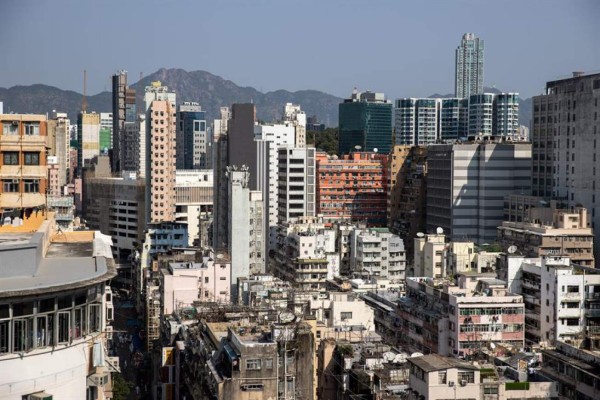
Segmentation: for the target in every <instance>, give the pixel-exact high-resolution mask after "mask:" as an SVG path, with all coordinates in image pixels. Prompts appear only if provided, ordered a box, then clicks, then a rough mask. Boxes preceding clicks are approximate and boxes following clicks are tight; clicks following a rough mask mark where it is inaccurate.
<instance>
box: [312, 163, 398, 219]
mask: <svg viewBox="0 0 600 400" xmlns="http://www.w3.org/2000/svg"><path fill="white" fill-rule="evenodd" d="M316 160H317V199H316V201H317V214H322V215H323V216H324V217H325V218H326V219H328V220H331V221H333V220H347V221H353V222H358V221H366V222H367V224H369V225H370V226H385V225H386V212H387V187H388V177H387V172H388V155H387V154H379V153H373V152H371V153H368V152H354V153H351V154H347V155H344V156H342V157H339V158H338V157H337V156H329V155H327V153H324V152H317V153H316Z"/></svg>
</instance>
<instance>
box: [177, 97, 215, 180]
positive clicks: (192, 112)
mask: <svg viewBox="0 0 600 400" xmlns="http://www.w3.org/2000/svg"><path fill="white" fill-rule="evenodd" d="M177 113H178V115H177V169H207V168H210V158H211V157H210V153H211V151H212V141H211V140H210V138H209V135H208V132H209V130H208V129H207V126H206V117H205V113H204V111H202V107H200V105H199V104H198V103H190V102H185V103H183V104H180V105H179V108H178V111H177Z"/></svg>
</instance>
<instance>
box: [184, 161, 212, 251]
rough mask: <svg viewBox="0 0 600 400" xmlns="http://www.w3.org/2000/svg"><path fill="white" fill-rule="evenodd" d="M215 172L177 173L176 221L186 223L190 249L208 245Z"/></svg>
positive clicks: (186, 171) (189, 171) (191, 171)
mask: <svg viewBox="0 0 600 400" xmlns="http://www.w3.org/2000/svg"><path fill="white" fill-rule="evenodd" d="M213 178H214V177H213V171H212V170H210V169H208V170H206V169H205V170H198V169H196V170H178V171H176V172H175V219H176V222H179V223H184V224H187V226H188V238H189V246H194V245H200V246H201V247H207V246H208V244H209V237H210V234H211V232H210V229H211V228H210V227H211V224H212V221H213V188H214V182H213Z"/></svg>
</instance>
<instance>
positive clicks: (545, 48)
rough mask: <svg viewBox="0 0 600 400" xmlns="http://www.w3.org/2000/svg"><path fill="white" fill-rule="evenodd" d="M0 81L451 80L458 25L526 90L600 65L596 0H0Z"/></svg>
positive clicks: (394, 85)
mask: <svg viewBox="0 0 600 400" xmlns="http://www.w3.org/2000/svg"><path fill="white" fill-rule="evenodd" d="M0 15H1V16H2V18H1V19H2V23H1V24H0V86H2V87H10V86H13V85H17V84H25V85H27V84H32V83H45V84H49V85H54V86H58V87H60V88H63V89H72V90H77V91H81V87H82V71H83V69H87V70H88V93H89V94H95V93H97V92H99V91H102V90H108V89H109V88H110V84H109V82H110V81H109V77H110V75H111V74H112V73H114V72H115V71H116V70H118V69H126V70H128V71H129V73H130V81H131V80H132V78H137V77H138V76H139V73H140V71H143V72H144V74H149V73H151V72H154V71H156V70H157V69H158V68H160V67H178V68H183V69H186V70H206V71H209V72H212V73H214V74H217V75H220V76H223V77H224V78H226V79H230V80H232V81H233V82H235V83H237V84H238V85H243V86H253V87H255V88H257V89H259V90H261V91H270V90H276V89H288V90H299V89H318V90H322V91H325V92H328V93H331V94H335V95H338V96H342V97H345V96H347V95H349V94H350V92H351V90H352V87H354V86H356V87H358V88H359V89H362V90H367V89H369V90H373V91H382V92H385V93H386V95H388V97H390V98H396V97H408V96H414V97H418V96H428V95H430V94H432V93H436V92H437V93H451V92H453V90H454V49H455V48H456V46H457V45H458V44H459V42H460V38H461V35H462V34H463V33H465V32H473V33H475V34H476V35H478V36H480V37H481V38H483V39H484V40H485V46H486V59H485V84H486V86H491V85H495V86H496V87H498V88H500V89H503V90H506V91H518V92H520V93H521V96H522V97H529V96H532V95H534V94H538V93H540V92H541V90H542V89H543V87H544V84H545V82H546V81H547V80H552V79H555V78H557V77H561V76H564V75H567V74H570V73H571V71H576V70H583V71H591V70H600V22H599V21H600V0H563V1H558V0H527V1H525V0H502V1H500V0H489V1H485V0H454V1H452V0H439V1H425V0H420V1H417V0H411V1H403V0H379V1H375V0H372V1H367V0H365V1H355V0H302V1H300V0H203V1H198V0H104V1H100V0H95V1H84V0H52V1H49V0H48V1H43V0H19V1H17V0H0Z"/></svg>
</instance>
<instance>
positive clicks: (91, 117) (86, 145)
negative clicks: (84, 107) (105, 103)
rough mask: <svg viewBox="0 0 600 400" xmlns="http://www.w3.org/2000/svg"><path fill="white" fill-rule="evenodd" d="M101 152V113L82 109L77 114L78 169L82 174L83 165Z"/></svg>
mask: <svg viewBox="0 0 600 400" xmlns="http://www.w3.org/2000/svg"><path fill="white" fill-rule="evenodd" d="M99 154H100V114H96V113H95V112H92V113H87V112H85V111H82V112H80V113H79V115H78V116H77V170H78V171H79V173H78V176H79V177H81V176H82V171H83V167H85V166H86V165H88V164H89V163H90V161H91V160H92V158H94V157H96V156H98V155H99Z"/></svg>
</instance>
